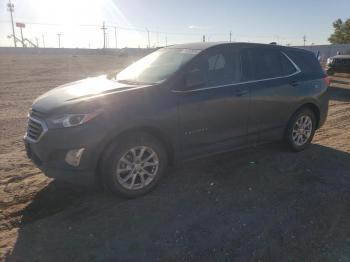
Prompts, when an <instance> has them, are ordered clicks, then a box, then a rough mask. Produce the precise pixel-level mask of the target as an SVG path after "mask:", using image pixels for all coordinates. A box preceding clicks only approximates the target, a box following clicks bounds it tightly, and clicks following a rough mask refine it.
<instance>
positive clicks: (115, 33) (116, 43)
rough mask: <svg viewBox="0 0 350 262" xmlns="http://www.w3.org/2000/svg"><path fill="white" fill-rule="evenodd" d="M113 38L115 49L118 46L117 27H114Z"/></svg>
mask: <svg viewBox="0 0 350 262" xmlns="http://www.w3.org/2000/svg"><path fill="white" fill-rule="evenodd" d="M114 40H115V49H117V48H118V41H117V27H116V26H115V27H114Z"/></svg>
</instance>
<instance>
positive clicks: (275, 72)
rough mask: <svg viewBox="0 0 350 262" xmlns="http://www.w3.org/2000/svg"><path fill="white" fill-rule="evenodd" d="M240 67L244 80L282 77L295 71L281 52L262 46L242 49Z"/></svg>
mask: <svg viewBox="0 0 350 262" xmlns="http://www.w3.org/2000/svg"><path fill="white" fill-rule="evenodd" d="M242 68H243V75H244V80H245V81H251V80H262V79H270V78H275V77H283V76H288V75H291V74H293V73H295V72H296V68H295V67H294V65H293V64H292V63H291V62H290V61H289V60H288V58H287V57H286V56H285V55H283V53H282V52H280V51H279V50H273V49H264V48H250V49H244V50H243V52H242Z"/></svg>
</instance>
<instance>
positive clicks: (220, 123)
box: [176, 47, 249, 157]
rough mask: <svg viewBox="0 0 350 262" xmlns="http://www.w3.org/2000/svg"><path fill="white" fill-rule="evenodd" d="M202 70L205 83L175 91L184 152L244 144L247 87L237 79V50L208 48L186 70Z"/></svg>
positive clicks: (247, 98)
mask: <svg viewBox="0 0 350 262" xmlns="http://www.w3.org/2000/svg"><path fill="white" fill-rule="evenodd" d="M192 70H194V71H196V70H197V71H198V70H200V71H202V73H203V74H204V75H205V78H206V84H205V85H203V86H201V87H199V88H193V89H192V88H190V89H188V90H184V91H182V92H177V93H176V94H177V99H178V110H179V123H180V133H179V136H180V138H181V141H182V148H183V151H184V155H185V157H186V156H189V155H197V154H206V153H210V152H212V151H220V150H226V149H229V148H230V147H234V146H237V145H240V144H242V143H244V141H245V135H246V134H247V128H248V123H247V121H248V113H249V90H248V89H246V88H245V86H244V85H237V83H239V82H240V81H241V64H240V55H239V51H238V50H232V49H231V48H229V47H227V48H224V47H220V48H211V49H209V50H208V51H206V52H204V53H202V54H200V55H199V57H197V59H195V60H194V61H193V62H192V63H191V64H190V65H189V66H188V68H187V69H186V71H187V72H190V71H192Z"/></svg>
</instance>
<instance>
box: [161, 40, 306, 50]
mask: <svg viewBox="0 0 350 262" xmlns="http://www.w3.org/2000/svg"><path fill="white" fill-rule="evenodd" d="M215 46H232V47H237V48H238V47H268V48H274V49H278V50H288V49H292V50H297V51H299V52H309V51H307V50H304V49H300V48H295V47H290V46H281V45H276V44H260V43H246V42H198V43H188V44H177V45H171V46H168V47H166V48H171V49H191V50H205V49H208V48H211V47H215Z"/></svg>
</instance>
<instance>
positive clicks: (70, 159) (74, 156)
mask: <svg viewBox="0 0 350 262" xmlns="http://www.w3.org/2000/svg"><path fill="white" fill-rule="evenodd" d="M84 150H85V148H79V149H72V150H69V151H68V152H67V154H66V157H65V160H66V162H67V163H68V164H70V165H71V166H79V165H80V159H81V157H82V155H83V153H84Z"/></svg>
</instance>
